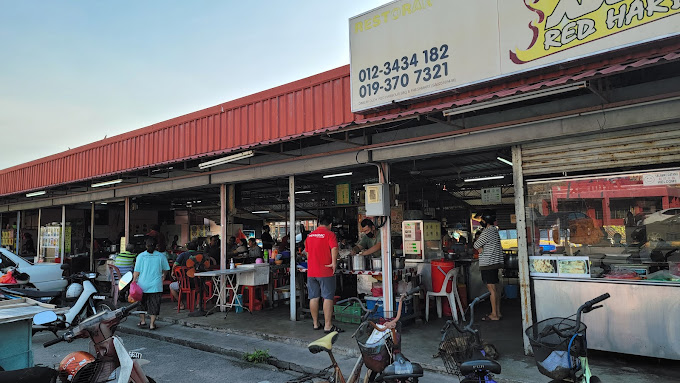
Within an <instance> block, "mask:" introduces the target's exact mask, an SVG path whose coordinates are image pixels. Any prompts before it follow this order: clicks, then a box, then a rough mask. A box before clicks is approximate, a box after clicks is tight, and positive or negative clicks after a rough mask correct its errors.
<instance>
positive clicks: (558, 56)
mask: <svg viewBox="0 0 680 383" xmlns="http://www.w3.org/2000/svg"><path fill="white" fill-rule="evenodd" d="M349 32H350V33H349V34H350V55H351V59H350V64H351V86H352V111H353V112H356V111H362V110H367V109H371V108H376V107H379V106H384V105H389V104H392V103H394V102H400V101H406V100H410V99H413V98H418V97H422V96H426V95H429V94H434V93H438V92H441V91H444V90H450V89H453V88H458V87H461V86H465V85H470V84H475V83H479V82H484V81H488V80H491V79H494V78H498V77H502V76H507V75H510V74H514V73H518V72H523V71H527V70H530V69H535V68H539V67H544V66H547V65H552V64H555V63H559V62H564V61H569V60H573V59H576V58H580V57H584V56H588V55H593V54H596V53H601V52H604V51H608V50H612V49H616V48H621V47H625V46H629V45H634V44H639V43H641V42H645V41H650V40H654V39H659V38H664V37H668V36H672V35H678V34H680V0H645V1H643V0H536V1H529V0H474V1H471V0H398V1H393V2H391V3H388V4H386V5H384V6H382V7H379V8H376V9H374V10H372V11H369V12H366V13H364V14H361V15H358V16H356V17H353V18H351V19H350V20H349Z"/></svg>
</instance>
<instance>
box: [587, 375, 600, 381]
mask: <svg viewBox="0 0 680 383" xmlns="http://www.w3.org/2000/svg"><path fill="white" fill-rule="evenodd" d="M588 383H602V381H601V380H600V378H598V377H597V376H594V375H593V376H591V377H590V382H588Z"/></svg>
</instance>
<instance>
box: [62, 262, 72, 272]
mask: <svg viewBox="0 0 680 383" xmlns="http://www.w3.org/2000/svg"><path fill="white" fill-rule="evenodd" d="M61 269H62V270H70V269H71V265H69V264H66V263H64V264H62V265H61Z"/></svg>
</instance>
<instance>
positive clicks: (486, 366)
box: [460, 359, 501, 375]
mask: <svg viewBox="0 0 680 383" xmlns="http://www.w3.org/2000/svg"><path fill="white" fill-rule="evenodd" d="M476 371H489V372H490V373H492V374H500V373H501V365H500V364H498V362H496V361H493V360H487V359H479V360H468V361H467V362H463V363H462V364H461V365H460V372H461V373H462V374H463V375H466V374H470V373H472V372H476Z"/></svg>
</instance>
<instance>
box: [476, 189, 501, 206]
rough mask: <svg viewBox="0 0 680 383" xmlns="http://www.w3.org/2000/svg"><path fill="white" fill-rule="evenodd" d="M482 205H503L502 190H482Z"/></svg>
mask: <svg viewBox="0 0 680 383" xmlns="http://www.w3.org/2000/svg"><path fill="white" fill-rule="evenodd" d="M481 195H482V203H483V204H484V205H489V204H495V203H501V188H499V187H495V188H484V189H482V190H481Z"/></svg>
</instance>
